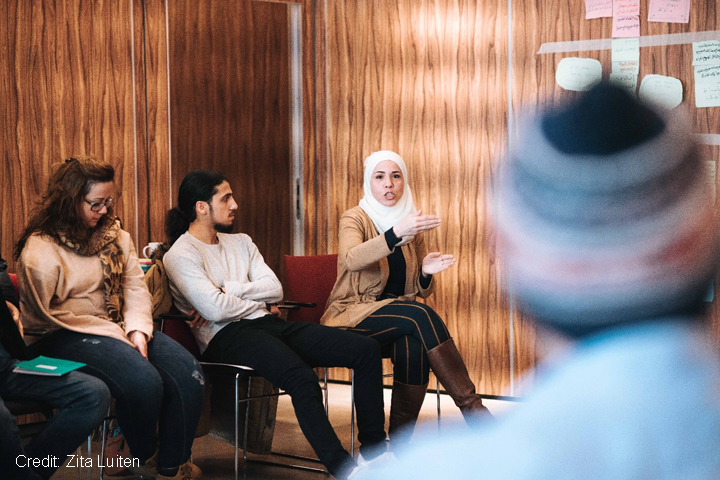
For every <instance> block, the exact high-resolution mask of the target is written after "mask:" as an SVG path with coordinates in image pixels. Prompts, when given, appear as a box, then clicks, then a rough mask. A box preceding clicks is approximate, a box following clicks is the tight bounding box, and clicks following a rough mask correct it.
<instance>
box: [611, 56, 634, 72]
mask: <svg viewBox="0 0 720 480" xmlns="http://www.w3.org/2000/svg"><path fill="white" fill-rule="evenodd" d="M612 73H632V74H634V75H637V74H638V73H640V60H632V61H629V60H628V61H624V62H612Z"/></svg>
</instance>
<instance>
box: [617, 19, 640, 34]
mask: <svg viewBox="0 0 720 480" xmlns="http://www.w3.org/2000/svg"><path fill="white" fill-rule="evenodd" d="M612 36H613V38H618V37H623V38H624V37H639V36H640V17H639V16H638V15H629V16H625V17H617V16H615V17H613V31H612Z"/></svg>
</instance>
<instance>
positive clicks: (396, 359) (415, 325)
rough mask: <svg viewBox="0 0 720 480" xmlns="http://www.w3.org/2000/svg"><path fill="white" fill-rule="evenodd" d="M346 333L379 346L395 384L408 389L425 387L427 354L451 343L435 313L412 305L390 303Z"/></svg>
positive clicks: (418, 304)
mask: <svg viewBox="0 0 720 480" xmlns="http://www.w3.org/2000/svg"><path fill="white" fill-rule="evenodd" d="M347 330H348V331H351V332H356V333H360V334H362V335H365V336H367V337H370V338H372V339H374V340H376V341H377V342H378V343H380V345H381V346H382V351H383V354H385V356H389V357H390V359H391V360H392V363H393V367H394V378H395V380H396V381H398V382H401V383H405V384H408V385H425V384H426V383H428V379H429V376H430V363H429V361H428V357H427V352H428V350H431V349H433V348H435V347H437V346H438V345H440V344H441V343H443V342H445V341H446V340H449V339H450V333H449V332H448V329H447V327H446V326H445V323H444V322H443V321H442V319H441V318H440V316H439V315H438V314H437V313H435V310H433V309H432V308H430V307H428V306H427V305H425V304H423V303H420V302H415V301H410V302H403V301H395V302H392V303H390V304H388V305H385V306H384V307H381V308H380V309H378V310H376V311H375V312H373V313H372V314H371V315H370V316H368V317H367V318H366V319H365V320H363V321H362V322H360V323H359V324H358V325H357V326H356V327H354V328H349V329H347Z"/></svg>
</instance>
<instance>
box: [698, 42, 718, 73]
mask: <svg viewBox="0 0 720 480" xmlns="http://www.w3.org/2000/svg"><path fill="white" fill-rule="evenodd" d="M692 64H693V66H696V67H697V66H704V65H720V40H706V41H704V42H693V63H692Z"/></svg>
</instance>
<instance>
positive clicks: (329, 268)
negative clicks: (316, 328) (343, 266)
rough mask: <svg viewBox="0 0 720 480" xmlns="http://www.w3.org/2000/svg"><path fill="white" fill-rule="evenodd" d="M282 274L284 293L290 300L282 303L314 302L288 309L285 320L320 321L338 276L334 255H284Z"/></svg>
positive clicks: (335, 256) (335, 255)
mask: <svg viewBox="0 0 720 480" xmlns="http://www.w3.org/2000/svg"><path fill="white" fill-rule="evenodd" d="M285 277H286V278H285V295H286V296H287V298H289V299H290V301H287V302H285V305H293V303H294V302H293V301H294V300H297V301H299V302H303V304H305V303H307V304H314V305H315V306H314V307H306V308H300V309H297V310H290V311H289V312H288V316H287V319H288V321H290V322H313V323H320V317H322V315H323V313H324V312H325V304H326V303H327V300H328V297H329V296H330V292H332V289H333V287H334V286H335V280H336V279H337V254H336V253H334V254H331V255H308V256H302V257H301V256H292V255H285Z"/></svg>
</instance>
